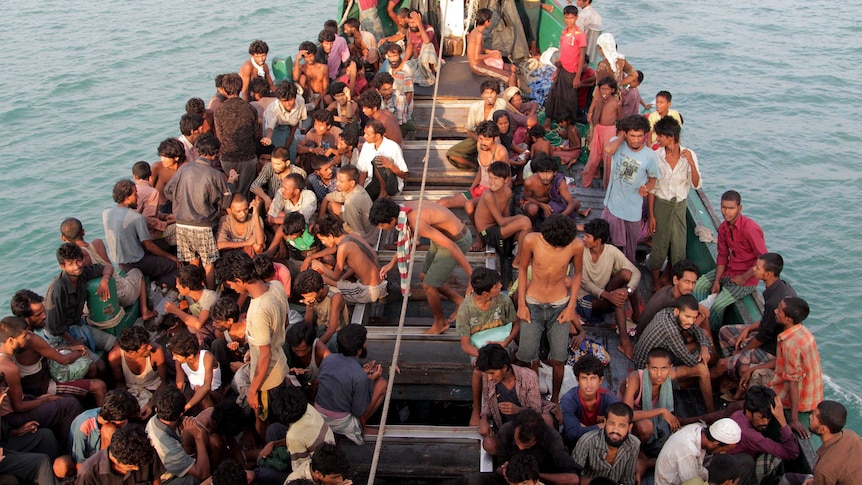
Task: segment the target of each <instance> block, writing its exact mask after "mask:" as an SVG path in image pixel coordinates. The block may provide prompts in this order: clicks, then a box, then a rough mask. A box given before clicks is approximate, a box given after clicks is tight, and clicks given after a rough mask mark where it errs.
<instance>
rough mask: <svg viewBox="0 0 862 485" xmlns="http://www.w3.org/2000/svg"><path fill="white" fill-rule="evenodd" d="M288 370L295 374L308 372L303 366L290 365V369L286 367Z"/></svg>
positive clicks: (299, 374)
mask: <svg viewBox="0 0 862 485" xmlns="http://www.w3.org/2000/svg"><path fill="white" fill-rule="evenodd" d="M288 372H289V373H291V374H293V375H295V376H301V375H303V374H305V373H306V372H308V369H306V368H304V367H291V368H290V369H288Z"/></svg>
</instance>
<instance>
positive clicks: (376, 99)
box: [358, 89, 404, 146]
mask: <svg viewBox="0 0 862 485" xmlns="http://www.w3.org/2000/svg"><path fill="white" fill-rule="evenodd" d="M358 102H359V107H360V108H362V113H363V114H364V115H365V116H367V117H369V118H373V119H375V120H377V121H379V122H381V123H383V126H384V127H385V128H386V133H384V135H385V136H386V138H389V139H390V140H392V141H394V142H395V143H397V144H398V146H404V137H403V136H402V135H401V126H400V125H399V124H398V120H396V119H395V117H394V116H392V113H390V112H389V110H386V109H380V106H381V105H382V104H383V97H382V96H380V93H378V92H377V91H376V90H374V89H366V90H365V91H363V92H362V94H361V95H359V101H358Z"/></svg>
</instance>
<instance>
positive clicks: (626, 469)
mask: <svg viewBox="0 0 862 485" xmlns="http://www.w3.org/2000/svg"><path fill="white" fill-rule="evenodd" d="M604 432H605V431H604V430H601V429H595V430H593V431H590V432H589V433H587V434H585V435H583V436H581V439H580V440H578V444H577V445H576V446H575V451H574V452H572V458H574V459H575V463H577V464H579V465H581V466H583V467H584V469H583V471H582V472H581V476H584V477H589V478H595V477H608V478H610V479H611V480H613V481H614V483H622V484H623V485H635V483H636V481H635V468H636V466H637V463H638V453H640V447H641V441H640V440H639V439H637V437H636V436H635V435H633V434H631V433H629V435H628V436H626V440H625V441H624V442H623V444H622V445H621V446H620V449H619V451H617V456H616V458H614V462H613V464H611V463H608V462H607V460H605V458H606V457H607V455H608V444H607V442H605V436H604Z"/></svg>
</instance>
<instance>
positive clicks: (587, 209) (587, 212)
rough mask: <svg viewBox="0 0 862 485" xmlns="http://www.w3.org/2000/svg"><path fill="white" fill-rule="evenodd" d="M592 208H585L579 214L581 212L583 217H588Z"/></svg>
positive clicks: (579, 212)
mask: <svg viewBox="0 0 862 485" xmlns="http://www.w3.org/2000/svg"><path fill="white" fill-rule="evenodd" d="M591 210H593V208H592V207H587V208H586V209H584V210H582V211H578V214H580V215H581V217H584V218H586V217H587V216H589V215H590V211H591Z"/></svg>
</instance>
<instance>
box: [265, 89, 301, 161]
mask: <svg viewBox="0 0 862 485" xmlns="http://www.w3.org/2000/svg"><path fill="white" fill-rule="evenodd" d="M293 101H294V103H296V100H295V99H294V100H293ZM271 163H272V171H273V172H275V174H277V175H279V174H282V173H284V171H285V170H287V167H288V163H287V161H286V160H282V159H280V158H273V159H272V162H271Z"/></svg>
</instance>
